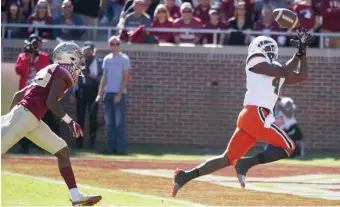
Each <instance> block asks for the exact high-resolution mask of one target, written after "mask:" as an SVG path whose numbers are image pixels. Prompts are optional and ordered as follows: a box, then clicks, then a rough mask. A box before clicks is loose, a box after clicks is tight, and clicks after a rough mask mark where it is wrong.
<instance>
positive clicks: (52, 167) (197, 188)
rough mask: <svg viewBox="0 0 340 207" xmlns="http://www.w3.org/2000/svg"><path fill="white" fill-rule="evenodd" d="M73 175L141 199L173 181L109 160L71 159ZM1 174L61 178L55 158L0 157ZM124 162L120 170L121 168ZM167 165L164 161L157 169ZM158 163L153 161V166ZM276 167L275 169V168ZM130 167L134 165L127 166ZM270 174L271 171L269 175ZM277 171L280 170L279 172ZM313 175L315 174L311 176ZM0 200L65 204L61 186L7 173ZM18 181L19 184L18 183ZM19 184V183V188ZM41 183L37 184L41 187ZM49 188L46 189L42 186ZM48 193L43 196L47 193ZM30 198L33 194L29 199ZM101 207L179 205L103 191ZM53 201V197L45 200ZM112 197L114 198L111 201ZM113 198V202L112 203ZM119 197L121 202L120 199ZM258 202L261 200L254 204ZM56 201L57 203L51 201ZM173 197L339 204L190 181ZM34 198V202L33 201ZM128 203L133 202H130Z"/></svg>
mask: <svg viewBox="0 0 340 207" xmlns="http://www.w3.org/2000/svg"><path fill="white" fill-rule="evenodd" d="M72 162H73V164H74V171H75V173H76V177H77V180H78V183H80V184H86V185H90V186H95V187H99V188H105V189H113V190H118V191H122V192H135V193H139V194H143V195H154V196H159V197H163V198H169V189H170V187H171V183H172V180H171V179H169V178H163V177H154V176H144V175H138V174H131V173H126V172H122V171H120V170H118V169H126V168H129V166H131V165H130V163H132V162H130V161H121V162H119V161H117V160H116V161H115V160H110V159H99V160H92V161H89V160H79V159H77V160H73V161H72ZM135 162H139V166H144V167H145V168H148V165H150V164H152V163H153V162H150V161H149V162H146V161H143V160H140V161H135ZM2 163H3V165H2V170H3V171H6V172H15V173H20V174H26V175H31V176H42V177H46V178H51V179H55V180H60V181H61V180H62V178H61V177H60V175H59V172H58V169H57V165H56V160H55V159H39V158H32V159H30V158H25V159H20V157H15V158H5V159H2ZM122 163H123V164H125V167H124V166H121V165H122ZM169 163H170V162H168V161H165V162H163V164H162V165H160V166H162V167H164V166H165V164H167V165H168V164H169ZM158 164H160V161H156V163H154V165H153V167H155V166H157V165H158ZM168 166H169V167H166V168H168V169H172V168H173V166H174V165H171V163H170V165H168ZM275 166H277V165H274V168H277V167H275ZM131 167H135V166H131ZM259 172H262V173H264V174H266V173H269V171H268V170H266V169H264V170H262V171H259ZM272 172H273V171H272ZM281 172H282V171H281ZM276 173H277V174H276V175H277V176H280V175H281V174H280V168H278V171H276ZM315 173H317V172H315ZM2 179H3V182H2V202H3V205H19V204H20V203H18V201H20V202H22V204H21V205H29V204H30V203H32V202H33V203H34V205H66V204H67V203H68V197H69V195H68V192H67V189H66V186H65V185H60V184H57V185H58V186H57V187H54V185H56V184H53V185H51V184H50V183H45V182H42V183H41V182H40V181H39V180H34V179H24V181H21V178H11V177H8V175H6V174H5V175H2ZM18 179H19V180H18ZM17 181H18V182H17ZM21 182H22V184H21ZM40 185H41V186H40ZM47 186H49V187H47ZM80 189H81V190H83V191H85V192H86V193H98V191H96V190H93V189H86V188H85V189H84V188H82V187H81V186H80ZM46 192H47V193H50V195H49V196H48V197H47V196H46V195H48V194H46ZM33 194H34V195H33ZM103 195H104V200H103V202H102V203H101V204H103V205H109V204H110V205H144V206H145V205H146V206H163V205H164V206H166V205H173V206H179V205H183V204H178V203H175V202H176V201H175V200H174V202H171V201H166V202H163V203H162V199H151V200H150V199H146V200H143V201H139V200H138V199H137V200H134V198H132V197H124V196H121V195H111V194H107V192H104V193H103ZM50 197H53V198H50ZM111 197H112V198H113V199H112V200H111ZM116 197H118V198H117V199H115V198H116ZM120 198H124V200H122V199H120ZM259 198H261V199H260V200H259ZM54 199H56V200H54ZM178 199H181V200H187V201H191V202H194V203H202V204H206V205H243V206H244V205H257V206H258V205H280V206H282V205H289V206H291V205H294V206H296V205H301V206H305V205H314V206H316V205H321V206H325V205H340V201H330V200H322V199H313V198H303V197H298V196H293V195H287V194H274V193H266V192H257V191H252V190H242V189H238V188H230V187H225V186H220V185H217V184H212V183H206V182H202V181H194V182H192V183H189V184H188V185H187V186H185V187H184V188H183V191H181V192H180V194H179V195H178ZM34 200H36V202H38V203H36V202H35V201H34ZM131 201H132V203H131Z"/></svg>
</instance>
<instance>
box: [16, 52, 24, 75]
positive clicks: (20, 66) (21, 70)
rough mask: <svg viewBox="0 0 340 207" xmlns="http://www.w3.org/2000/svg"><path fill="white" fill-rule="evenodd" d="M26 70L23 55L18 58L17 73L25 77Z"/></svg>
mask: <svg viewBox="0 0 340 207" xmlns="http://www.w3.org/2000/svg"><path fill="white" fill-rule="evenodd" d="M24 68H25V61H24V59H23V58H22V56H21V55H19V56H18V58H17V62H16V63H15V72H16V73H17V74H18V75H23V73H24V70H25V69H24Z"/></svg>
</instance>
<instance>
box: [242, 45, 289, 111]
mask: <svg viewBox="0 0 340 207" xmlns="http://www.w3.org/2000/svg"><path fill="white" fill-rule="evenodd" d="M262 62H268V63H269V64H277V65H281V64H280V63H278V62H276V61H273V63H271V62H270V60H269V58H268V57H266V56H265V55H264V54H263V53H260V52H254V53H251V54H249V55H248V57H247V62H246V75H247V92H246V95H245V97H244V103H243V105H244V106H246V105H255V106H260V107H264V108H267V109H269V110H270V111H273V108H274V106H275V103H276V101H277V98H278V97H279V94H280V89H281V86H282V84H283V83H284V81H285V78H280V77H277V78H275V77H270V76H267V75H262V74H257V73H254V72H252V71H251V68H252V67H254V66H255V65H257V64H259V63H262Z"/></svg>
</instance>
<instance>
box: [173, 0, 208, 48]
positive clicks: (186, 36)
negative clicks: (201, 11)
mask: <svg viewBox="0 0 340 207" xmlns="http://www.w3.org/2000/svg"><path fill="white" fill-rule="evenodd" d="M193 12H194V9H193V8H192V6H191V4H190V3H189V2H184V3H183V4H182V5H181V17H180V18H178V19H176V20H175V21H174V23H173V27H174V28H187V29H202V28H203V24H202V22H201V20H200V19H198V18H197V17H193ZM201 37H202V35H201V34H199V33H196V34H195V33H191V32H186V33H175V34H174V40H175V43H176V44H179V43H193V44H198V43H199V42H200V40H201Z"/></svg>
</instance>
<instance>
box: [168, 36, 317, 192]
mask: <svg viewBox="0 0 340 207" xmlns="http://www.w3.org/2000/svg"><path fill="white" fill-rule="evenodd" d="M314 37H315V36H314V35H313V34H310V33H308V32H306V30H302V31H300V32H298V39H297V40H294V43H295V44H296V46H297V48H298V51H297V52H296V53H295V55H294V56H293V57H292V58H291V59H290V60H288V61H287V62H286V64H283V65H281V64H280V63H278V62H276V60H277V58H278V46H277V43H276V42H275V40H273V39H272V38H270V37H266V36H259V37H256V38H255V39H254V40H253V41H252V42H251V43H250V45H249V48H248V57H247V60H246V67H245V72H246V76H247V92H246V94H245V98H244V103H243V105H244V108H243V110H242V111H241V112H240V114H239V116H238V120H237V127H236V130H235V132H234V134H233V136H232V137H231V139H230V141H229V144H228V147H227V149H226V150H225V152H224V153H223V154H221V155H219V156H217V157H214V158H211V159H209V160H207V161H205V162H204V163H202V164H201V165H199V166H197V167H195V168H193V169H191V170H188V171H184V170H180V169H177V170H176V171H175V173H174V174H175V175H174V181H173V186H172V189H171V194H172V196H176V194H177V192H178V191H179V189H180V188H181V187H182V186H183V185H185V184H186V183H187V182H189V181H190V180H192V179H194V178H197V177H199V176H203V175H207V174H210V173H213V172H215V171H217V170H220V169H222V168H224V167H227V166H230V165H235V164H236V166H235V168H236V172H237V178H238V181H239V183H240V185H241V187H242V188H244V187H245V185H246V183H245V176H246V173H247V171H248V169H249V168H250V167H252V166H254V165H257V164H264V163H269V162H274V161H276V160H279V159H283V158H287V157H289V156H290V155H291V154H292V153H293V152H294V149H295V144H294V142H293V141H292V140H291V139H290V138H289V136H288V135H287V134H286V133H285V132H284V131H283V130H282V129H281V128H280V127H279V126H278V125H277V124H276V123H274V121H275V118H274V116H273V108H274V106H275V103H276V101H277V99H278V97H279V92H280V89H281V86H282V84H293V83H297V82H301V81H303V80H305V79H306V78H307V60H306V48H307V47H308V46H309V45H310V44H311V42H312V41H313V40H314ZM299 64H300V71H299V73H296V72H294V70H295V69H296V68H298V66H299ZM257 140H262V141H264V142H267V143H270V144H271V145H273V146H275V147H273V148H272V149H271V150H267V151H264V152H263V153H260V154H259V155H257V156H254V157H252V158H251V159H247V158H243V159H247V160H245V161H243V159H240V158H241V157H242V156H243V155H244V154H245V153H246V152H247V151H248V150H249V149H250V148H252V147H253V146H254V144H255V143H256V141H257ZM238 160H239V161H238ZM240 161H241V162H240ZM239 163H240V164H239Z"/></svg>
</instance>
